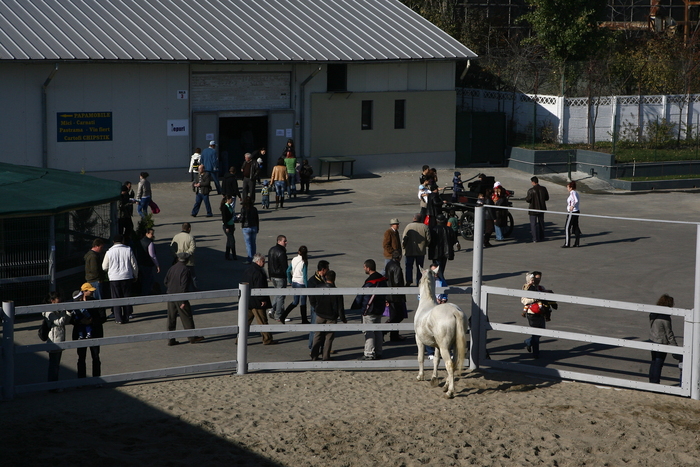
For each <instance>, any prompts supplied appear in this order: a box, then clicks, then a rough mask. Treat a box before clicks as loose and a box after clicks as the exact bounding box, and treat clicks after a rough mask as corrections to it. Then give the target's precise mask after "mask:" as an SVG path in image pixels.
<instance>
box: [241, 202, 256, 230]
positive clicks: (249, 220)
mask: <svg viewBox="0 0 700 467" xmlns="http://www.w3.org/2000/svg"><path fill="white" fill-rule="evenodd" d="M249 227H260V218H259V217H258V210H257V208H256V207H255V206H251V207H250V208H248V209H245V208H243V209H241V228H243V229H245V228H249Z"/></svg>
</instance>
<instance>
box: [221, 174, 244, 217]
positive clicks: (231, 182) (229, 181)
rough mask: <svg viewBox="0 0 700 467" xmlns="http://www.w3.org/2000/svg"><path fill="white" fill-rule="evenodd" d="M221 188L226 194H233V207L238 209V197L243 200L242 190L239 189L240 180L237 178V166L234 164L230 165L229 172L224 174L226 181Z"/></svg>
mask: <svg viewBox="0 0 700 467" xmlns="http://www.w3.org/2000/svg"><path fill="white" fill-rule="evenodd" d="M221 188H222V189H223V191H224V193H223V194H224V195H231V198H232V199H233V208H234V211H235V209H236V198H238V201H241V192H240V191H239V190H238V180H236V168H235V167H234V166H231V167H229V169H228V173H227V174H226V175H224V181H223V183H222V184H221Z"/></svg>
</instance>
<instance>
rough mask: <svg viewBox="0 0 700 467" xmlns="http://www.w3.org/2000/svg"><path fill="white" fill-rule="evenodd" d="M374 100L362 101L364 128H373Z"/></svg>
mask: <svg viewBox="0 0 700 467" xmlns="http://www.w3.org/2000/svg"><path fill="white" fill-rule="evenodd" d="M373 103H374V101H362V129H363V130H371V129H372V106H373Z"/></svg>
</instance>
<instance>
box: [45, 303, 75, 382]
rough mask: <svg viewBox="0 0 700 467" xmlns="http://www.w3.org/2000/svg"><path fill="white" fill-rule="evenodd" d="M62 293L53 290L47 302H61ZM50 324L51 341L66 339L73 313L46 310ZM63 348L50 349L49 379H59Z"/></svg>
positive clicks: (46, 317)
mask: <svg viewBox="0 0 700 467" xmlns="http://www.w3.org/2000/svg"><path fill="white" fill-rule="evenodd" d="M61 301H62V300H61V295H60V294H58V293H57V292H51V294H49V298H48V299H47V303H60V302H61ZM41 315H42V316H43V317H44V319H45V320H46V321H47V322H48V324H49V339H48V340H47V341H46V343H47V344H49V343H55V344H57V343H59V342H64V341H65V340H66V324H68V323H70V321H71V315H70V313H68V312H67V311H66V310H56V311H45V312H43V313H42V314H41ZM62 355H63V350H62V349H56V350H49V377H48V381H58V371H59V369H60V368H61V356H62ZM51 392H63V389H52V390H51Z"/></svg>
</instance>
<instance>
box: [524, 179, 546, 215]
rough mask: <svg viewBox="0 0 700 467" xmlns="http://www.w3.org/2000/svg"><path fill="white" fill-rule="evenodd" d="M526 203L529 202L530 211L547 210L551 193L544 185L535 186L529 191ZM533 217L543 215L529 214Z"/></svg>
mask: <svg viewBox="0 0 700 467" xmlns="http://www.w3.org/2000/svg"><path fill="white" fill-rule="evenodd" d="M525 201H527V202H528V203H529V204H528V207H529V208H530V209H539V210H540V211H546V210H547V203H546V202H545V201H549V192H548V191H547V189H546V188H545V187H543V186H542V185H539V184H537V185H533V186H532V188H530V189H529V190H527V196H525ZM528 214H529V215H531V216H536V215H537V214H542V213H540V212H529V213H528Z"/></svg>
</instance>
